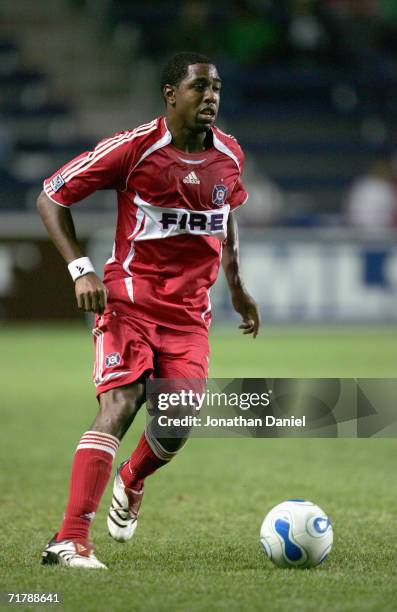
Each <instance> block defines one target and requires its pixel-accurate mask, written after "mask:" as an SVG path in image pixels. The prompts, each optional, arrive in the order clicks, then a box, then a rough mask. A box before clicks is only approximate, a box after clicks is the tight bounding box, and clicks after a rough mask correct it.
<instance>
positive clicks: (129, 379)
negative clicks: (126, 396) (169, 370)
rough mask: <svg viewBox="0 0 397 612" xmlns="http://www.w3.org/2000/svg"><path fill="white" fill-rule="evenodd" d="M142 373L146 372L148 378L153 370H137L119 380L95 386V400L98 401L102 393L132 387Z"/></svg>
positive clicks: (148, 368)
mask: <svg viewBox="0 0 397 612" xmlns="http://www.w3.org/2000/svg"><path fill="white" fill-rule="evenodd" d="M144 372H148V373H149V376H151V375H152V374H153V368H152V367H146V368H145V367H143V368H140V369H139V370H135V371H134V372H131V373H130V374H126V375H125V376H120V377H119V378H113V379H110V380H108V381H106V382H103V383H99V384H98V385H96V391H95V395H96V398H97V399H98V398H99V396H100V395H101V394H102V393H105V392H106V391H110V390H111V389H117V387H125V386H126V385H132V383H134V382H136V381H137V380H138V378H140V377H141V376H142V374H143V373H144ZM94 384H95V383H94Z"/></svg>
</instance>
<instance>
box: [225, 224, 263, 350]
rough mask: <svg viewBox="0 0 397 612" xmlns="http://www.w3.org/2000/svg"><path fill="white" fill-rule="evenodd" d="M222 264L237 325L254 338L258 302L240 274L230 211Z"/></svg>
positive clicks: (235, 228)
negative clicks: (238, 315)
mask: <svg viewBox="0 0 397 612" xmlns="http://www.w3.org/2000/svg"><path fill="white" fill-rule="evenodd" d="M222 266H223V270H224V272H225V276H226V280H227V283H228V285H229V290H230V295H231V299H232V304H233V307H234V310H235V311H236V312H238V313H239V314H240V315H241V317H242V319H243V322H242V323H241V325H240V326H239V328H240V329H242V330H243V334H253V337H254V338H256V336H257V335H258V331H259V327H260V324H261V317H260V313H259V308H258V304H257V303H256V302H255V300H254V298H253V297H252V296H251V295H250V294H249V293H248V291H247V289H246V288H245V285H244V282H243V279H242V277H241V274H240V257H239V242H238V228H237V222H236V219H235V218H234V215H233V213H232V212H230V214H229V218H228V221H227V240H226V246H225V248H224V250H223V255H222Z"/></svg>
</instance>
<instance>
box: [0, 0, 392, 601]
mask: <svg viewBox="0 0 397 612" xmlns="http://www.w3.org/2000/svg"><path fill="white" fill-rule="evenodd" d="M179 50H198V51H201V52H204V53H206V54H209V55H210V56H211V57H213V58H214V61H215V62H216V63H217V65H218V68H219V71H220V73H221V76H222V78H223V81H224V89H223V99H222V108H221V115H220V119H219V122H218V124H219V126H220V127H221V128H223V129H224V130H226V131H228V132H231V133H232V134H234V135H235V136H236V137H237V138H238V139H239V141H240V142H241V144H242V146H243V147H244V149H245V151H246V156H247V165H246V178H245V182H246V184H247V187H248V190H249V192H250V195H251V198H250V201H249V204H248V206H246V207H245V209H244V210H241V211H240V212H239V217H238V219H239V224H240V228H241V230H240V233H241V246H242V259H243V267H244V274H245V277H246V280H247V284H248V286H249V288H250V290H251V292H252V293H253V295H254V296H255V297H256V299H257V300H258V302H259V303H260V306H261V309H262V312H263V319H264V329H263V332H262V334H261V335H260V336H259V337H258V338H257V340H256V341H255V342H252V341H251V340H250V339H249V338H242V337H240V336H238V335H237V333H236V330H235V323H236V319H235V318H233V317H234V315H233V313H232V312H231V309H230V305H229V298H228V296H227V291H226V288H225V285H224V282H223V279H222V275H221V276H220V279H219V282H218V283H217V286H216V287H215V288H214V291H213V294H212V302H213V306H214V313H215V317H214V318H215V323H216V324H215V325H214V327H213V330H212V332H211V334H212V341H211V348H212V359H211V375H212V376H218V377H224V378H226V377H247V376H253V377H265V376H267V377H302V378H308V377H360V376H361V377H395V376H396V364H397V327H396V322H397V308H396V301H397V226H396V222H397V216H396V208H397V203H396V201H397V190H396V185H397V143H396V136H397V0H246V1H244V2H243V1H237V0H229V1H226V0H216V1H215V2H214V1H209V0H202V1H197V0H186V1H177V0H174V2H172V3H171V2H166V1H165V0H164V1H161V0H157V1H154V0H145V1H144V2H138V1H134V0H42V1H41V2H38V1H35V2H32V0H1V2H0V323H1V325H0V343H1V349H2V350H1V351H0V372H1V375H0V377H1V389H2V395H1V401H0V408H1V413H2V424H3V427H2V436H1V449H2V466H3V470H2V471H1V474H0V480H1V485H2V486H1V488H2V504H1V510H2V512H3V520H2V524H4V525H5V526H6V528H5V529H3V530H2V531H1V533H0V564H1V565H2V567H3V568H4V572H2V579H1V581H2V584H3V586H2V588H4V589H7V592H10V590H21V588H22V589H24V590H35V591H37V590H41V591H43V592H44V591H46V592H48V591H60V592H61V593H63V594H64V597H65V610H77V609H81V607H82V606H83V608H84V610H87V611H91V610H92V611H93V612H97V611H98V610H109V609H111V610H115V611H118V610H120V611H124V610H126V606H127V608H128V606H129V609H132V608H131V606H133V607H134V609H136V610H148V609H156V610H158V611H162V610H167V611H168V610H178V611H179V610H183V611H185V610H197V611H200V612H202V611H203V610H212V609H215V607H216V605H215V602H218V604H219V605H217V609H228V610H231V611H232V610H233V611H236V612H237V611H238V612H240V610H258V611H259V610H263V609H265V608H266V609H269V610H275V611H276V610H280V611H281V610H282V611H284V610H290V608H291V602H292V603H293V605H295V607H298V608H299V609H302V610H316V611H326V612H330V611H331V610H338V612H339V611H346V612H351V611H353V610H354V611H355V610H395V601H396V592H395V584H396V582H395V580H393V575H392V574H393V571H395V570H394V568H395V558H394V556H395V552H394V551H395V545H394V540H395V533H394V531H393V530H390V528H389V526H390V525H391V524H393V521H395V512H394V509H395V482H394V479H395V477H394V476H393V474H394V471H393V469H391V468H390V466H392V465H393V462H395V457H396V453H395V440H385V439H381V440H373V439H368V440H331V439H328V440H325V439H319V440H291V439H284V440H266V441H264V440H252V439H251V440H249V441H248V440H244V439H240V440H238V439H233V440H209V439H208V440H194V441H191V443H190V444H189V445H188V446H187V448H186V450H185V451H184V455H183V458H181V460H180V461H179V460H178V461H175V465H172V469H169V470H168V469H167V470H164V472H163V471H161V470H160V471H159V473H158V474H156V475H155V476H154V477H153V479H152V480H151V482H150V486H148V490H147V493H146V501H145V506H144V509H143V512H142V516H141V519H140V521H141V525H140V527H139V529H140V533H139V537H137V538H136V541H134V544H133V546H132V547H123V548H122V550H120V548H117V547H115V546H114V545H113V543H112V542H110V538H109V537H108V536H107V534H106V533H105V529H104V525H105V523H104V521H105V514H106V507H107V502H108V500H109V499H110V491H109V490H108V491H107V493H106V495H105V498H106V500H104V503H103V504H102V505H101V508H100V510H99V513H98V517H97V520H96V522H95V525H94V537H95V542H96V545H97V547H98V548H97V550H98V555H99V558H101V559H103V560H104V561H105V562H106V563H108V564H109V566H111V567H112V568H113V570H112V571H110V572H108V575H106V576H105V575H101V576H98V575H95V576H81V575H80V574H75V575H73V576H71V575H70V574H68V572H58V571H54V572H45V573H43V571H42V568H41V567H40V565H39V556H40V551H41V550H42V547H43V545H44V543H45V542H46V541H47V539H48V538H49V537H50V535H51V533H52V531H51V530H53V529H55V527H56V526H57V525H58V521H59V518H60V516H61V512H62V508H63V504H64V500H65V498H66V495H67V487H68V482H67V477H66V474H67V473H68V470H69V463H70V459H71V451H72V449H73V445H74V444H75V443H76V440H77V439H78V436H79V435H80V432H81V431H83V428H86V427H87V423H89V422H91V421H92V418H93V413H94V411H95V410H96V405H95V400H94V396H93V392H92V391H93V389H92V386H91V385H90V384H89V380H90V376H91V369H92V368H91V355H92V347H91V343H90V338H89V332H88V330H86V331H87V333H86V334H84V333H81V332H82V331H84V328H83V327H82V325H81V319H82V315H81V314H80V313H79V312H78V311H77V309H76V308H75V303H74V295H73V287H72V282H71V280H70V278H69V275H68V274H67V271H66V269H65V265H64V263H63V261H62V260H61V258H60V257H59V256H58V255H57V253H56V252H55V250H54V248H53V247H52V245H51V244H50V243H49V241H48V239H47V236H46V233H45V230H44V228H43V227H42V225H41V222H40V220H39V218H38V216H37V214H36V212H35V200H36V197H37V195H38V193H39V191H40V188H41V187H40V186H41V182H42V180H43V178H44V177H46V176H48V175H49V174H50V173H52V172H53V171H54V170H55V169H56V168H58V167H59V166H60V165H61V164H62V163H64V162H65V161H67V160H68V159H70V158H71V157H72V156H73V155H75V154H77V153H79V152H81V151H82V150H86V149H90V148H91V147H92V146H93V145H94V144H95V143H96V141H97V140H98V139H101V138H103V137H106V136H109V135H112V134H113V133H114V132H115V131H118V130H123V129H129V128H132V127H135V126H136V125H139V124H141V123H143V122H146V121H148V120H151V119H152V118H153V117H154V116H155V115H156V114H160V113H163V111H164V107H163V102H162V98H161V95H160V91H159V85H158V83H159V74H160V69H161V65H162V63H163V62H164V60H165V59H166V57H167V56H168V55H170V54H172V53H174V52H175V51H179ZM114 208H115V207H114V194H112V193H111V192H100V193H97V194H95V195H94V196H93V197H91V198H90V199H89V201H87V202H86V203H84V204H83V205H81V206H80V205H77V206H75V207H74V209H73V214H74V218H75V220H76V226H77V230H78V235H79V237H80V238H81V239H82V241H83V242H84V243H85V244H86V245H87V249H88V251H89V253H90V254H91V257H92V258H93V259H94V260H95V263H96V265H97V268H98V269H100V266H101V265H102V263H103V262H104V260H105V259H106V257H107V256H108V253H109V250H110V246H111V242H112V236H113V224H114V218H115V210H114ZM73 321H75V322H76V323H77V324H76V325H73V324H72V322H73ZM79 321H80V324H79V323H78V322H79ZM22 322H23V323H24V324H20V323H22ZM26 322H29V323H30V325H26V324H25V323H26ZM54 323H55V324H54ZM220 323H222V327H221V326H220ZM232 324H233V329H232V327H231V326H232ZM302 324H303V325H302ZM231 329H232V332H233V334H232V333H229V330H231ZM143 419H144V414H143V413H141V414H140V415H139V417H138V423H137V424H134V427H133V428H132V431H131V432H130V433H129V434H128V436H126V438H125V440H123V443H122V446H121V450H120V454H119V457H120V459H121V458H123V457H124V456H125V457H127V456H128V454H129V453H130V451H131V448H132V447H133V445H134V440H135V439H137V436H139V434H140V431H141V429H142V426H143ZM43 475H44V483H45V487H44V490H45V495H44V497H43ZM21 483H23V484H22V487H21ZM21 492H22V493H21ZM289 497H298V498H299V497H306V498H308V499H313V500H314V501H316V502H317V503H319V504H320V505H321V506H322V505H323V506H324V508H325V509H327V511H328V512H329V513H330V516H331V518H332V521H333V522H334V525H335V534H336V541H335V552H334V553H333V554H332V556H331V559H330V562H329V563H328V562H327V564H324V565H323V566H321V568H319V569H318V571H317V570H316V572H313V573H310V572H309V573H306V574H305V575H304V576H303V575H302V574H299V575H297V574H296V573H293V572H288V573H285V572H282V571H280V572H277V571H273V568H271V567H270V564H266V563H264V559H263V555H262V553H261V552H260V550H259V547H258V543H257V539H258V532H259V525H260V521H261V520H262V518H263V516H264V514H265V513H266V512H267V510H269V509H270V507H271V506H272V505H274V504H276V503H278V502H280V501H281V500H282V499H284V498H285V499H287V498H289ZM43 499H44V500H45V503H43ZM197 516H199V517H200V520H194V519H192V517H197ZM160 518H161V520H160ZM165 526H166V527H165ZM392 568H393V569H392Z"/></svg>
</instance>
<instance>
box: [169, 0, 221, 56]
mask: <svg viewBox="0 0 397 612" xmlns="http://www.w3.org/2000/svg"><path fill="white" fill-rule="evenodd" d="M166 38H167V47H168V49H169V51H170V52H171V51H172V52H173V53H176V52H178V51H186V50H194V51H195V52H197V53H203V54H204V55H208V56H209V57H212V56H213V55H214V54H215V53H216V50H217V49H218V46H219V45H218V40H219V37H218V33H217V32H216V29H215V28H214V27H213V25H212V24H211V15H210V7H209V4H208V2H205V1H203V0H187V1H186V2H182V3H181V5H180V7H179V14H178V15H177V17H176V19H175V22H174V24H173V26H171V27H170V28H169V29H168V31H167V33H166Z"/></svg>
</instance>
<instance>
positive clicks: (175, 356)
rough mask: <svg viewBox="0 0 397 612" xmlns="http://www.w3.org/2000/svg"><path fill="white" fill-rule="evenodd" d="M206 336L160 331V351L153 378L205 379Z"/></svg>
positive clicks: (207, 346) (206, 367)
mask: <svg viewBox="0 0 397 612" xmlns="http://www.w3.org/2000/svg"><path fill="white" fill-rule="evenodd" d="M208 360H209V342H208V336H207V335H204V334H199V333H186V332H180V331H177V330H172V329H169V330H162V332H161V351H160V352H159V353H158V354H157V361H156V368H155V376H156V377H157V378H174V379H178V378H179V379H181V378H182V379H183V378H190V379H206V378H207V376H208Z"/></svg>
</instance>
